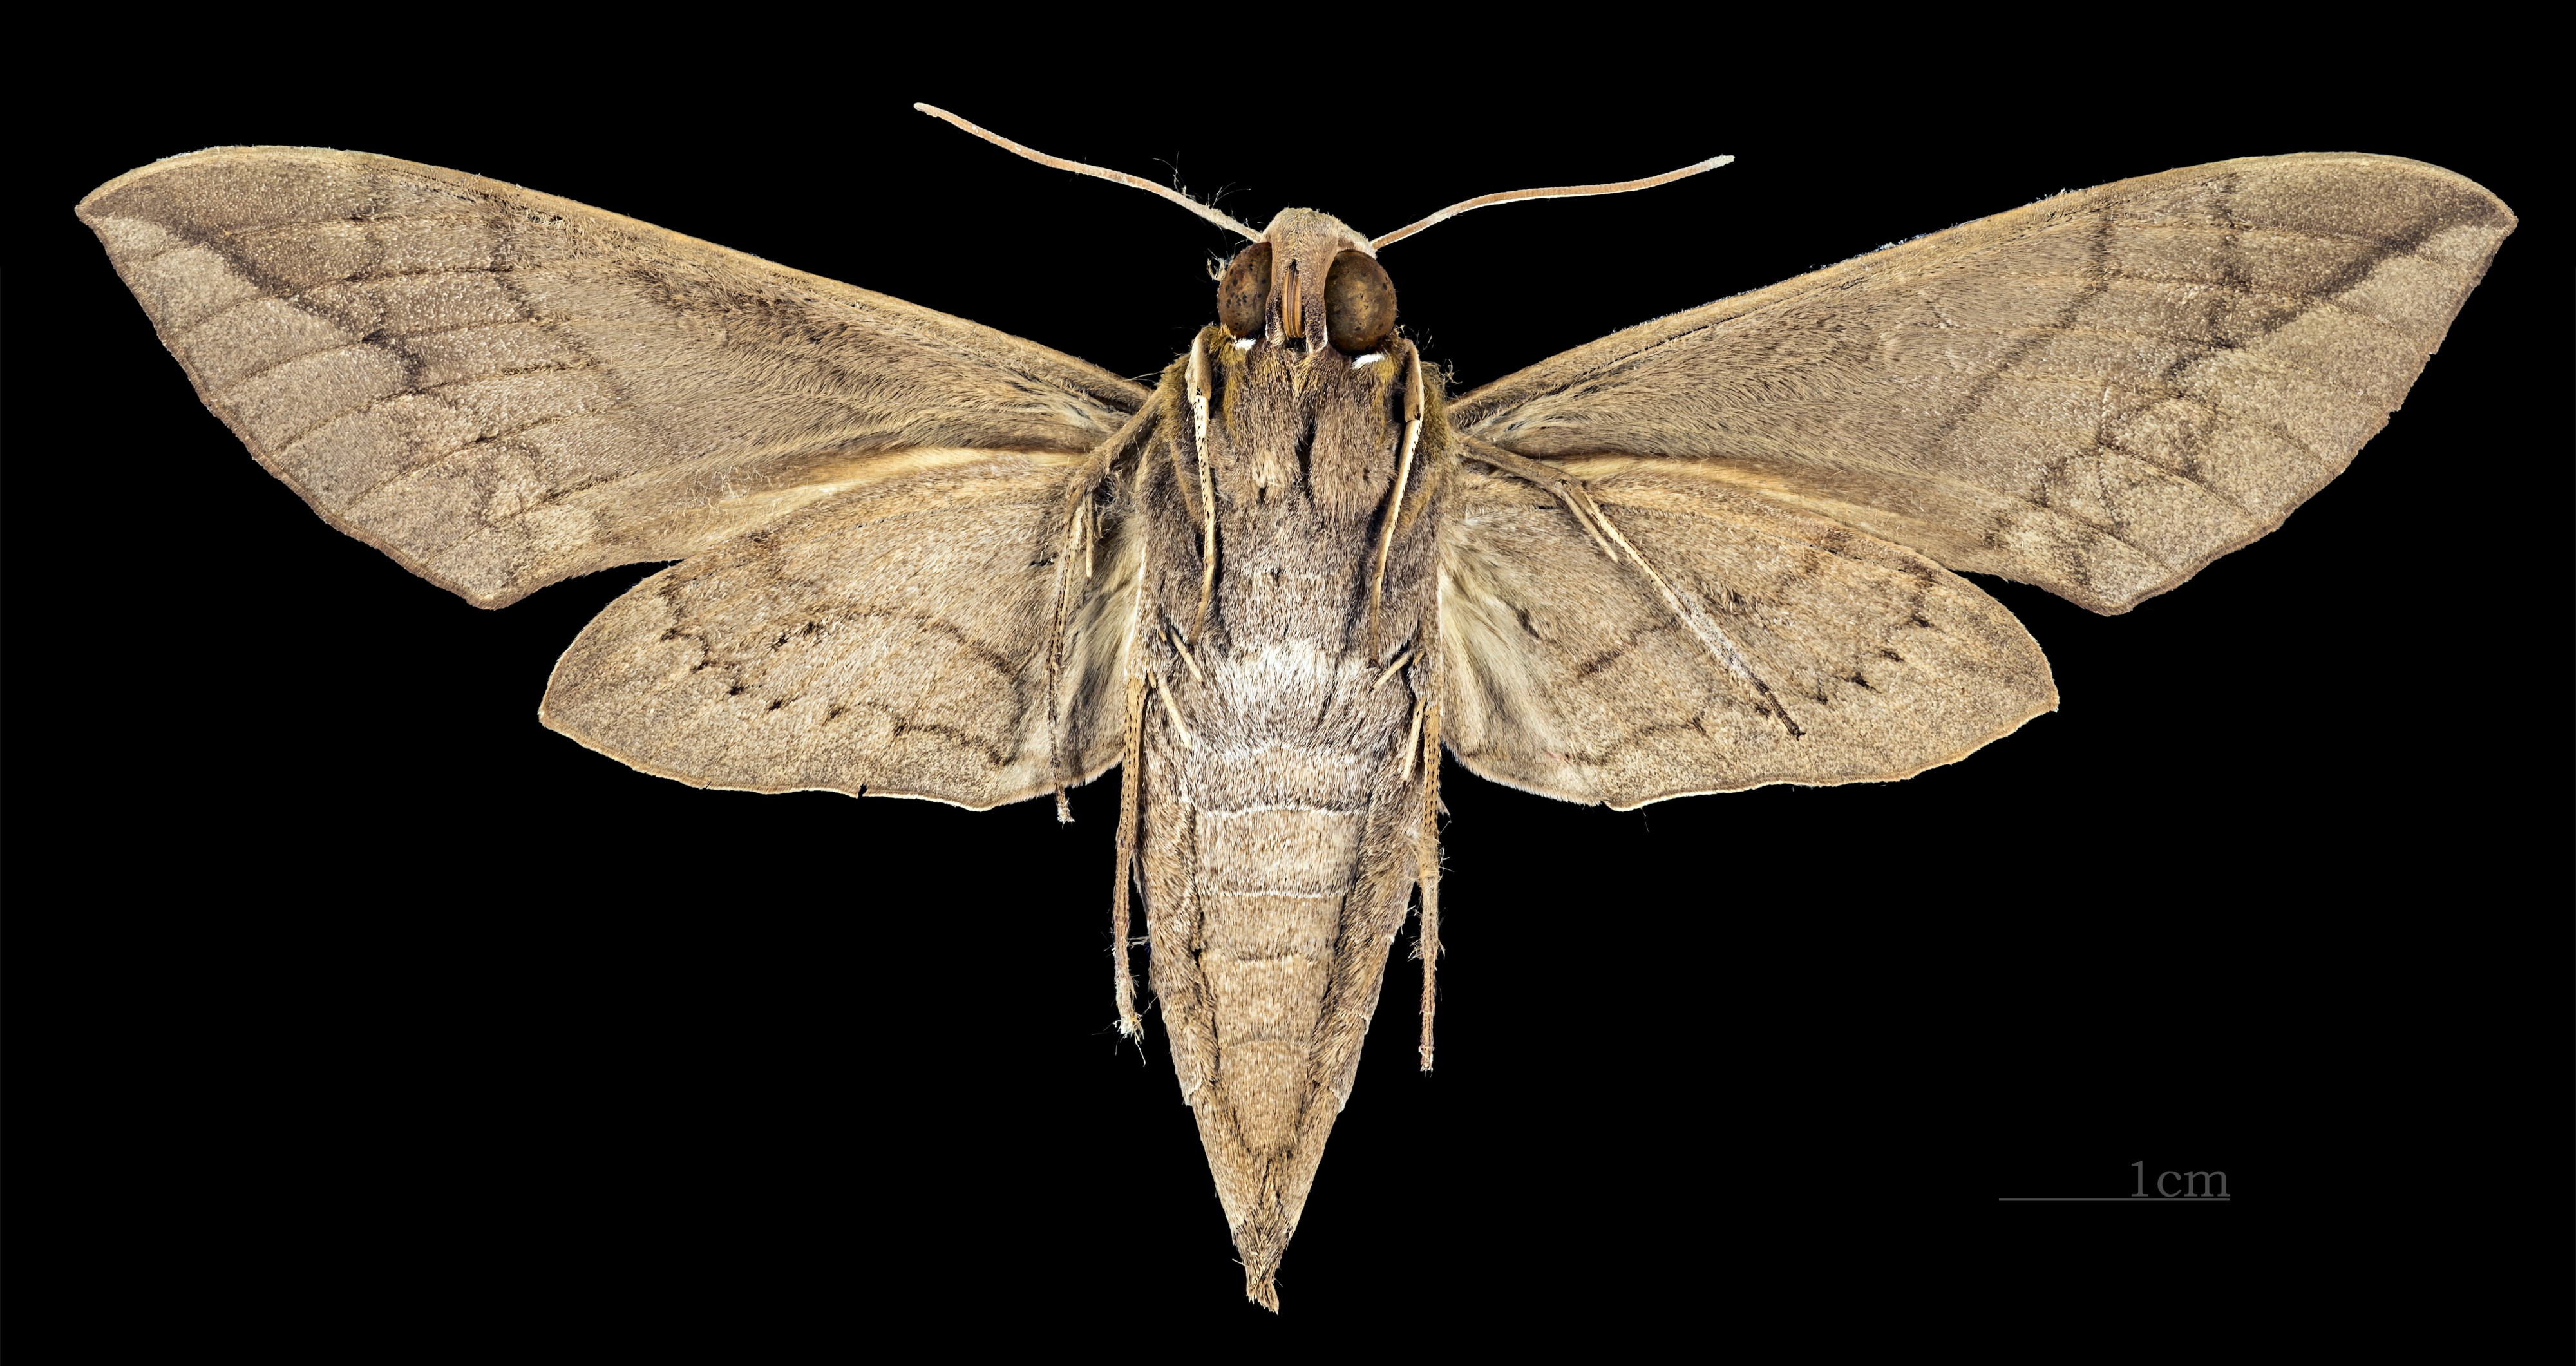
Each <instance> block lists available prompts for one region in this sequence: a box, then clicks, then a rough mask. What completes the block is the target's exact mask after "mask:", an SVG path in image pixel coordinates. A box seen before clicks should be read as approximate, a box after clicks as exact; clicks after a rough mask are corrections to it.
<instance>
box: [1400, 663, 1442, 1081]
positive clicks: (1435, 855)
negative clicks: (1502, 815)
mask: <svg viewBox="0 0 2576 1366" xmlns="http://www.w3.org/2000/svg"><path fill="white" fill-rule="evenodd" d="M1420 720H1421V726H1422V746H1421V749H1420V750H1419V751H1418V752H1419V753H1420V754H1421V756H1422V825H1421V827H1420V829H1418V830H1417V831H1416V832H1415V839H1414V857H1415V860H1416V867H1417V871H1416V872H1415V874H1414V877H1415V879H1416V880H1417V881H1419V882H1420V883H1421V884H1422V934H1421V940H1420V942H1419V943H1418V944H1416V945H1415V948H1414V951H1415V952H1416V953H1417V954H1419V955H1421V958H1422V1050H1421V1051H1422V1070H1423V1071H1425V1072H1428V1071H1430V1070H1431V1013H1432V1011H1433V1009H1434V1008H1435V1006H1436V1004H1437V996H1436V994H1435V992H1434V985H1435V984H1436V982H1437V981H1438V978H1439V975H1440V826H1439V820H1438V817H1439V813H1440V704H1439V703H1437V702H1433V703H1429V704H1427V705H1425V706H1424V707H1423V708H1422V713H1421V717H1420ZM1416 752H1417V751H1416V750H1415V749H1414V748H1413V747H1412V746H1410V745H1408V746H1406V747H1405V763H1406V764H1407V765H1408V766H1409V765H1411V764H1412V762H1413V756H1414V754H1415V753H1416Z"/></svg>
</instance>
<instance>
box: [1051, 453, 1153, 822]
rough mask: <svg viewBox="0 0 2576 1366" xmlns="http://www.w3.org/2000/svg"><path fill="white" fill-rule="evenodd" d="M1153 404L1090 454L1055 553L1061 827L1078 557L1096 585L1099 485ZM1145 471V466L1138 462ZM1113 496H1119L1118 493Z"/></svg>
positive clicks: (1054, 769) (1065, 807) (1071, 487)
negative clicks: (1065, 700) (1070, 623)
mask: <svg viewBox="0 0 2576 1366" xmlns="http://www.w3.org/2000/svg"><path fill="white" fill-rule="evenodd" d="M1153 411H1154V410H1153V408H1152V407H1151V406H1150V405H1149V406H1147V407H1146V408H1144V409H1143V410H1141V411H1139V412H1138V413H1137V414H1136V415H1135V416H1133V417H1131V418H1129V419H1127V424H1126V425H1125V426H1123V427H1120V428H1119V429H1118V430H1117V431H1116V432H1114V433H1112V434H1111V435H1110V438H1109V439H1108V440H1106V441H1103V442H1101V443H1100V445H1099V446H1097V447H1095V448H1094V449H1093V450H1092V452H1091V458H1090V459H1088V460H1086V461H1084V462H1083V464H1082V466H1081V468H1079V469H1077V470H1076V471H1075V472H1074V475H1073V479H1072V480H1071V482H1069V483H1067V484H1066V485H1065V502H1064V528H1065V529H1064V536H1063V538H1062V540H1060V541H1059V542H1058V543H1057V545H1056V550H1055V604H1054V607H1053V609H1052V613H1051V614H1052V618H1053V619H1052V620H1051V621H1050V622H1049V624H1048V627H1047V786H1048V787H1049V788H1051V789H1053V790H1054V792H1055V818H1056V823H1057V824H1059V825H1071V824H1073V806H1072V803H1070V802H1068V801H1066V800H1065V795H1064V718H1063V717H1062V716H1060V715H1058V714H1057V712H1056V707H1057V705H1058V701H1059V699H1061V698H1062V697H1063V696H1064V632H1065V618H1066V617H1067V616H1068V615H1069V614H1070V613H1071V612H1072V610H1073V600H1074V598H1075V597H1076V596H1077V593H1076V590H1075V588H1074V585H1073V583H1072V573H1073V556H1074V552H1075V551H1077V550H1079V551H1080V552H1081V553H1082V582H1083V583H1084V584H1086V585H1088V584H1089V583H1090V582H1091V571H1092V568H1093V564H1092V553H1091V552H1092V551H1093V549H1094V548H1095V547H1097V545H1098V544H1099V541H1100V509H1099V508H1098V507H1096V506H1094V504H1093V500H1094V499H1095V498H1097V497H1098V496H1099V493H1100V486H1101V485H1102V484H1103V483H1106V482H1108V481H1110V480H1112V479H1114V478H1116V477H1117V469H1118V461H1119V458H1120V457H1122V456H1124V455H1126V454H1127V453H1128V452H1129V451H1131V450H1133V449H1135V447H1136V444H1137V443H1138V442H1139V441H1141V440H1143V439H1144V437H1145V435H1146V433H1148V432H1149V431H1151V430H1152V427H1153V423H1152V421H1151V418H1150V415H1151V414H1152V412H1153ZM1136 465H1137V468H1138V469H1139V470H1140V471H1141V470H1142V469H1143V468H1144V465H1145V462H1144V461H1143V460H1142V459H1139V460H1138V461H1137V462H1136ZM1111 493H1112V495H1113V496H1114V495H1115V493H1116V489H1115V488H1114V487H1113V488H1112V489H1111Z"/></svg>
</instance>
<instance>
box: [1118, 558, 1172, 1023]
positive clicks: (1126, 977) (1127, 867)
mask: <svg viewBox="0 0 2576 1366" xmlns="http://www.w3.org/2000/svg"><path fill="white" fill-rule="evenodd" d="M1144 578H1145V574H1144V570H1143V568H1142V567H1141V566H1140V567H1139V568H1138V570H1137V573H1136V579H1137V589H1136V592H1137V596H1138V597H1139V598H1140V599H1141V598H1142V597H1143V596H1144V591H1145V590H1144ZM1146 619H1147V614H1146V610H1145V605H1144V603H1143V602H1141V601H1140V602H1138V603H1137V612H1136V624H1135V626H1133V627H1132V628H1130V630H1129V640H1128V642H1127V650H1128V654H1127V749H1126V755H1125V758H1124V759H1123V760H1122V761H1121V763H1120V765H1119V774H1118V776H1119V782H1118V888H1117V891H1116V893H1115V894H1114V895H1113V896H1112V898H1111V900H1110V903H1109V939H1110V944H1111V949H1110V951H1111V952H1112V953H1113V954H1115V955H1117V956H1116V958H1115V959H1113V960H1112V961H1114V962H1115V963H1116V965H1117V966H1116V970H1115V971H1114V973H1113V974H1112V983H1113V986H1114V987H1115V991H1116V995H1117V998H1118V1032H1119V1033H1121V1034H1124V1035H1126V1036H1127V1037H1128V1038H1131V1039H1141V1038H1143V1037H1144V1035H1145V1027H1144V1024H1143V1022H1141V1021H1139V1020H1138V1019H1137V1018H1136V979H1135V978H1134V977H1133V976H1132V975H1130V974H1129V972H1128V968H1127V955H1128V944H1127V937H1128V930H1127V895H1128V886H1129V881H1130V878H1131V876H1132V875H1133V872H1134V869H1135V866H1136V825H1137V822H1136V801H1137V796H1138V794H1139V793H1140V792H1141V791H1142V790H1143V788H1144V785H1145V784H1144V773H1143V771H1142V770H1143V769H1144V767H1145V760H1144V747H1145V672H1146V671H1145V622H1146ZM1178 719H1179V718H1177V717H1175V718H1174V720H1175V722H1177V721H1178Z"/></svg>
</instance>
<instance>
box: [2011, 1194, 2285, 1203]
mask: <svg viewBox="0 0 2576 1366" xmlns="http://www.w3.org/2000/svg"><path fill="white" fill-rule="evenodd" d="M2233 1198H2234V1197H2232V1196H2225V1195H1998V1196H1996V1197H1995V1199H1997V1200H1999V1201H2003V1202H2005V1203H2008V1204H2036V1203H2041V1202H2046V1203H2049V1204H2066V1203H2070V1202H2074V1201H2085V1200H2098V1201H2101V1202H2102V1203H2104V1204H2111V1205H2138V1204H2157V1203H2164V1202H2179V1201H2185V1200H2188V1201H2191V1202H2192V1203H2194V1204H2201V1205H2209V1204H2220V1203H2224V1202H2225V1201H2227V1200H2230V1199H2233Z"/></svg>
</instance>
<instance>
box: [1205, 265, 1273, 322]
mask: <svg viewBox="0 0 2576 1366" xmlns="http://www.w3.org/2000/svg"><path fill="white" fill-rule="evenodd" d="M1269 307H1270V244H1269V243H1267V242H1255V243H1253V244H1252V245H1251V246H1248V247H1245V248H1244V249H1243V250H1242V251H1240V252H1237V253H1235V257H1234V260H1233V261H1232V262H1230V263H1228V264H1227V266H1226V268H1225V278H1223V279H1221V280H1219V281H1217V284H1216V320H1217V321H1218V322H1221V323H1223V324H1225V330H1226V331H1228V332H1231V333H1233V334H1234V335H1236V336H1238V337H1249V336H1252V335H1254V334H1256V333H1258V332H1260V331H1261V329H1262V323H1263V321H1264V319H1265V318H1267V316H1268V310H1269Z"/></svg>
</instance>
